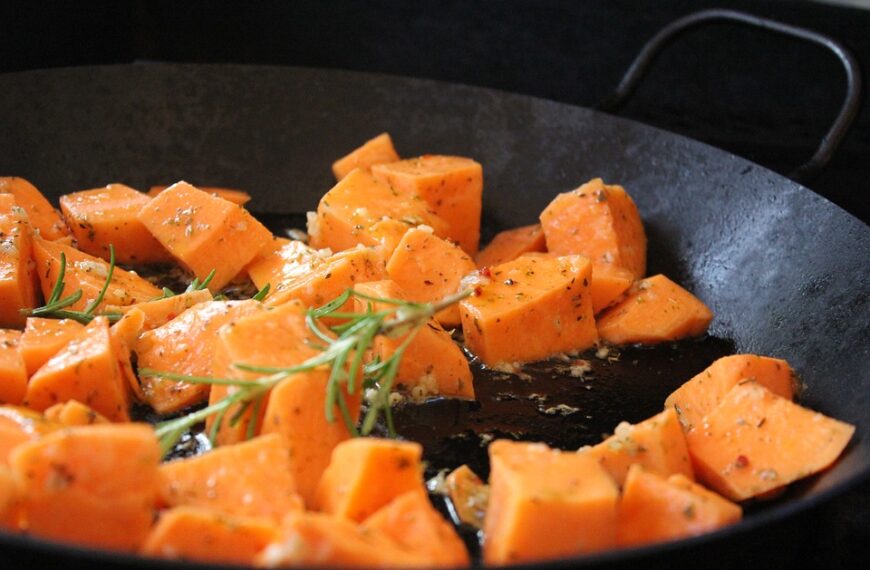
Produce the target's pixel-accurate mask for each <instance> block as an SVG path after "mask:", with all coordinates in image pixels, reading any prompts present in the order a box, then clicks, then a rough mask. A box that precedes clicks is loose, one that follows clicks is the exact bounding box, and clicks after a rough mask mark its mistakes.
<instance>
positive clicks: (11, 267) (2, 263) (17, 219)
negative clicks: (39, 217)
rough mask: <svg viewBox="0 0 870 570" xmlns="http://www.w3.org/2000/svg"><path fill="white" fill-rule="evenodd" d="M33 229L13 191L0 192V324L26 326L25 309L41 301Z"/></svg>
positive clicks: (1, 325) (16, 326) (3, 325)
mask: <svg viewBox="0 0 870 570" xmlns="http://www.w3.org/2000/svg"><path fill="white" fill-rule="evenodd" d="M32 255H33V230H32V229H31V227H30V224H29V223H28V221H27V215H26V214H25V213H24V210H23V209H22V208H20V207H19V206H17V205H16V204H15V199H14V198H13V196H12V195H11V194H0V327H15V328H19V327H21V326H23V325H24V320H25V316H24V315H23V314H22V313H21V310H22V309H32V308H34V307H36V306H37V304H38V288H37V285H38V283H39V282H38V280H37V276H36V266H35V264H34V263H33V260H32Z"/></svg>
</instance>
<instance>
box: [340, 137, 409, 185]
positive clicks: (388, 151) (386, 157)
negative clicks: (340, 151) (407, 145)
mask: <svg viewBox="0 0 870 570" xmlns="http://www.w3.org/2000/svg"><path fill="white" fill-rule="evenodd" d="M397 160H399V155H398V153H397V152H396V149H395V148H394V147H393V139H391V138H390V134H389V133H381V134H379V135H378V136H376V137H375V138H373V139H370V140H367V141H366V142H365V143H364V144H363V145H362V146H361V147H359V148H356V149H354V150H353V151H351V152H350V153H349V154H347V155H345V156H343V157H341V158H339V159H338V160H336V161H335V162H333V163H332V173H333V174H334V175H335V179H336V180H339V181H340V180H341V179H342V178H344V177H345V176H347V175H348V174H350V171H351V170H353V169H355V168H362V169H363V170H366V169H370V168H371V167H372V166H374V165H376V164H385V163H389V162H396V161H397Z"/></svg>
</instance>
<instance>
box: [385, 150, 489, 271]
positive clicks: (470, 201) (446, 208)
mask: <svg viewBox="0 0 870 570" xmlns="http://www.w3.org/2000/svg"><path fill="white" fill-rule="evenodd" d="M372 174H374V175H375V177H376V178H379V179H381V180H384V181H386V182H387V183H388V184H389V185H390V187H391V188H393V189H395V190H396V191H398V192H408V193H411V194H414V195H417V196H420V197H422V198H423V200H425V201H426V203H427V204H428V205H429V207H430V208H431V209H432V211H434V212H435V214H436V215H438V216H439V217H440V218H442V219H443V220H444V221H445V222H447V228H446V234H443V235H442V234H440V233H439V234H438V235H440V236H441V237H445V238H448V239H450V240H452V241H454V242H456V243H457V244H459V247H461V248H462V249H463V250H465V252H466V253H467V254H469V255H471V256H474V255H476V254H477V248H478V246H479V245H480V211H481V208H482V200H483V168H482V167H481V166H480V163H478V162H476V161H474V160H472V159H470V158H465V157H461V156H444V155H439V154H426V155H423V156H419V157H417V158H409V159H406V160H401V161H398V162H391V163H389V164H378V165H375V166H373V167H372ZM433 227H434V226H433ZM436 231H437V228H436Z"/></svg>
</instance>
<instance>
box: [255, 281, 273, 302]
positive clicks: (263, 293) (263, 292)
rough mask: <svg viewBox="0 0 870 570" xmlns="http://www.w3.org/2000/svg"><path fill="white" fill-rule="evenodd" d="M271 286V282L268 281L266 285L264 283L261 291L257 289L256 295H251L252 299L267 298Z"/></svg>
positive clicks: (260, 299)
mask: <svg viewBox="0 0 870 570" xmlns="http://www.w3.org/2000/svg"><path fill="white" fill-rule="evenodd" d="M271 288H272V284H271V283H266V284H265V285H263V288H262V289H260V290H259V291H257V294H256V295H254V296H253V297H251V299H253V300H254V301H262V300H263V299H265V298H266V295H268V294H269V290H270V289H271Z"/></svg>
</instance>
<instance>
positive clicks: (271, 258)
mask: <svg viewBox="0 0 870 570" xmlns="http://www.w3.org/2000/svg"><path fill="white" fill-rule="evenodd" d="M330 254H331V252H329V251H328V250H323V251H319V250H316V249H314V248H313V247H308V246H307V245H305V243H303V242H301V241H299V240H292V239H287V238H282V237H277V236H272V241H271V242H269V245H267V246H266V247H264V248H263V249H261V250H260V253H259V254H257V257H255V258H254V259H253V260H251V263H249V264H248V266H247V267H245V271H246V272H247V273H248V277H250V278H251V281H253V282H254V285H256V286H257V288H258V289H262V288H263V287H264V286H265V285H266V284H267V283H268V284H269V285H270V286H275V285H277V284H278V283H281V282H283V281H286V280H289V279H294V278H298V277H300V276H302V275H304V274H305V273H307V271H308V268H309V267H310V266H311V265H312V264H316V263H318V262H319V261H320V260H322V259H323V258H325V257H328V256H329V255H330Z"/></svg>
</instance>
